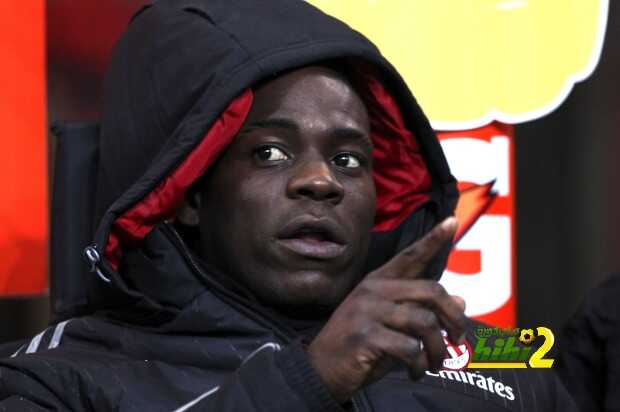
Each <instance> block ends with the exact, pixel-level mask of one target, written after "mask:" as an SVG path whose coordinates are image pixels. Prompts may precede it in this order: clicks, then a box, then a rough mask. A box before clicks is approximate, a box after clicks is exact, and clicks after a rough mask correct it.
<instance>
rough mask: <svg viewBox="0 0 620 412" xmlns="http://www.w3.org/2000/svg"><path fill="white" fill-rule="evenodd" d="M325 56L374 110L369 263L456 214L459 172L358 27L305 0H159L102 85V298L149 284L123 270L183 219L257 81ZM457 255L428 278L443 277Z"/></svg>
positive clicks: (96, 294)
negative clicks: (178, 213) (186, 200)
mask: <svg viewBox="0 0 620 412" xmlns="http://www.w3.org/2000/svg"><path fill="white" fill-rule="evenodd" d="M327 59H339V61H342V62H343V64H346V65H347V68H348V71H350V72H352V73H353V77H354V79H353V80H354V83H355V85H356V88H357V90H358V92H359V93H360V95H361V96H362V98H363V100H364V102H365V104H366V106H367V108H368V111H369V115H370V119H371V138H372V140H373V143H374V146H375V149H374V153H373V157H374V178H375V184H376V187H377V214H376V218H375V227H374V230H373V236H372V241H371V250H370V257H369V261H368V270H372V269H374V268H376V267H378V266H379V265H381V264H382V263H384V262H386V261H387V260H388V259H389V258H390V257H392V256H393V255H394V254H395V253H397V252H398V251H400V250H402V249H403V248H404V247H406V246H408V245H409V244H411V243H412V242H414V241H415V240H416V239H418V238H420V237H421V236H422V235H423V234H424V233H426V232H427V231H428V230H430V228H432V226H434V225H435V224H436V223H437V222H438V221H440V220H441V219H443V218H445V217H446V216H449V215H451V214H452V213H453V210H454V206H455V203H456V200H457V197H458V192H457V190H456V185H455V180H454V178H453V177H452V176H451V174H450V170H449V168H448V165H447V163H446V160H445V158H444V155H443V152H442V150H441V147H440V145H439V142H438V140H437V138H436V136H435V134H434V132H433V130H432V128H431V127H430V125H429V122H428V120H427V119H426V117H425V115H424V114H423V112H422V110H421V109H420V107H419V106H418V104H417V102H416V100H415V99H414V97H413V96H412V94H411V92H410V91H409V89H408V87H407V86H406V84H405V82H404V81H403V79H402V78H401V76H400V75H399V74H398V72H397V71H396V70H395V69H394V67H392V65H391V64H390V63H389V62H388V61H387V60H385V58H384V57H383V56H382V55H381V53H380V52H379V50H378V49H377V48H376V47H375V46H374V45H373V44H372V43H371V42H370V41H369V40H368V39H366V38H365V37H364V36H362V35H361V34H360V33H358V32H356V31H354V30H353V29H351V28H350V27H348V26H347V25H345V24H344V23H342V22H341V21H339V20H336V19H334V18H332V17H330V16H327V15H326V14H324V13H322V12H321V11H320V10H318V9H316V8H315V7H313V6H311V5H309V4H308V3H306V2H305V1H300V0H299V1H298V0H269V1H260V2H258V1H256V0H161V1H158V2H156V3H154V4H153V5H150V6H147V7H145V8H143V9H142V10H141V11H140V12H138V13H137V14H136V15H135V16H134V18H133V19H132V21H131V23H130V25H129V27H128V29H127V30H126V32H125V33H124V35H123V37H122V38H121V39H120V41H119V43H118V44H117V46H116V48H115V51H114V53H113V57H112V60H111V65H110V68H109V71H108V74H107V77H106V81H105V85H104V88H105V89H104V115H103V119H102V125H101V136H100V142H99V171H98V187H97V207H96V209H97V212H96V216H97V217H96V222H95V223H96V227H97V230H96V233H95V239H94V242H93V246H92V247H90V248H88V250H87V253H86V254H87V257H89V259H90V260H91V262H92V263H93V268H94V269H96V270H95V271H96V273H97V274H98V275H99V276H98V277H95V279H96V281H95V282H94V285H93V287H92V288H91V289H92V290H91V300H92V305H94V306H95V307H97V306H102V305H103V303H102V302H103V301H104V300H105V301H106V302H107V303H106V305H109V304H110V303H109V302H111V301H114V299H112V297H113V296H114V295H115V294H118V293H121V292H122V293H124V294H129V295H132V296H134V297H136V296H140V295H144V294H145V293H146V292H145V291H144V290H142V288H141V287H140V286H139V284H140V283H141V282H140V281H138V280H136V279H133V278H132V276H133V275H132V273H124V271H123V265H122V262H123V260H124V259H125V258H126V254H127V253H128V251H130V250H135V249H136V248H140V247H143V246H144V243H145V238H147V237H148V236H150V235H151V234H152V233H153V230H154V228H156V227H157V226H158V225H159V224H160V223H162V222H164V221H166V220H168V219H171V218H173V217H174V213H175V210H176V208H177V206H178V205H179V203H180V202H181V201H182V199H183V197H184V195H185V192H186V190H187V189H188V188H189V187H190V186H191V184H192V183H194V182H195V181H196V180H197V179H198V178H199V177H200V176H201V175H203V174H204V172H205V171H206V170H207V169H208V168H209V166H210V165H211V164H213V162H214V161H215V160H216V159H217V157H218V156H219V155H220V154H221V153H222V152H223V151H224V150H225V149H226V147H227V145H228V144H229V143H230V142H231V141H232V140H233V139H234V137H235V135H236V134H237V132H238V130H239V129H240V127H241V125H242V124H243V122H244V119H245V117H246V115H247V114H248V112H249V110H250V108H251V105H252V98H253V94H252V86H253V85H255V84H257V83H258V82H260V81H261V80H265V79H268V78H272V77H274V76H277V74H278V73H281V72H284V71H287V70H290V69H292V68H296V67H303V66H307V65H310V64H312V63H316V62H319V61H324V60H327ZM447 253H448V248H446V250H445V251H444V253H442V254H441V256H439V257H438V258H437V259H436V260H435V262H433V264H431V265H430V267H429V268H428V270H427V273H426V276H427V277H428V278H432V279H438V278H439V276H440V275H441V273H442V271H443V268H444V266H445V260H446V257H447ZM142 283H144V282H142ZM151 283H152V282H151ZM102 288H103V289H102ZM119 291H120V292H119ZM102 296H105V299H104V298H102Z"/></svg>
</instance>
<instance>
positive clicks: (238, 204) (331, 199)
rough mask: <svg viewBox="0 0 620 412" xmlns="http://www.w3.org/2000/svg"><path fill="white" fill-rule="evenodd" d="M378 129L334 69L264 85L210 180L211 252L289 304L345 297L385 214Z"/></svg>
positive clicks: (205, 219) (205, 221)
mask: <svg viewBox="0 0 620 412" xmlns="http://www.w3.org/2000/svg"><path fill="white" fill-rule="evenodd" d="M369 128H370V126H369V120H368V113H367V111H366V108H365V106H364V104H363V102H362V100H361V99H360V97H359V96H358V95H357V94H356V92H355V91H354V90H353V89H352V88H351V86H350V85H349V84H348V83H347V82H346V81H344V80H342V78H341V77H340V76H339V75H338V74H336V73H334V72H332V71H331V70H329V69H327V68H322V67H309V68H304V69H300V70H297V71H294V72H291V73H288V74H286V75H283V76H281V77H278V78H276V79H275V80H272V81H270V82H268V83H265V84H264V85H262V86H261V87H260V88H258V89H257V90H256V91H255V96H254V103H253V106H252V109H251V111H250V113H249V115H248V118H247V119H246V121H245V123H244V126H243V127H242V129H241V131H240V132H239V134H238V135H237V136H236V138H235V140H234V141H233V143H232V144H231V145H230V147H229V148H228V149H227V150H226V152H225V153H224V154H223V155H222V157H221V158H220V159H219V160H218V162H217V163H216V165H214V166H213V168H212V169H211V170H210V172H209V175H208V177H207V178H206V179H205V181H204V185H203V187H202V188H201V205H202V206H201V210H200V232H201V247H202V250H201V253H202V255H203V257H204V258H205V259H206V260H207V261H209V262H211V263H212V264H214V265H215V266H217V267H219V268H220V269H221V270H223V271H224V272H225V273H226V274H228V275H229V276H233V277H234V278H235V279H236V280H237V281H239V282H240V283H242V284H243V285H245V286H246V287H248V288H249V289H250V290H251V291H252V292H253V293H254V294H256V295H257V296H258V298H259V299H260V300H261V301H262V302H263V303H265V304H267V305H269V306H273V307H276V308H278V309H280V310H286V311H296V312H298V313H299V314H302V313H305V314H306V315H307V314H308V313H315V314H316V311H317V310H320V309H329V308H333V307H334V306H335V305H337V304H338V303H339V302H340V301H341V300H342V299H343V298H344V296H345V295H346V294H347V293H348V292H349V291H350V289H351V288H352V287H353V286H354V284H355V282H356V280H357V279H358V278H359V276H360V274H361V270H362V267H363V264H364V261H365V259H366V254H367V249H368V243H369V239H370V230H371V228H372V225H373V221H374V216H375V203H376V194H375V186H374V181H373V178H372V143H371V141H370V138H369ZM308 311H311V312H308Z"/></svg>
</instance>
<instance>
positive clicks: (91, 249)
mask: <svg viewBox="0 0 620 412" xmlns="http://www.w3.org/2000/svg"><path fill="white" fill-rule="evenodd" d="M84 256H86V259H88V262H89V263H90V272H91V273H96V274H97V276H99V278H100V279H101V280H103V281H104V282H106V283H112V281H111V280H110V278H108V277H106V276H105V275H104V274H103V273H102V272H101V269H99V261H101V255H99V252H98V251H97V245H91V246H87V247H86V248H85V249H84Z"/></svg>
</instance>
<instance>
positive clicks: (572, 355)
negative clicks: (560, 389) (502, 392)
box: [557, 273, 620, 411]
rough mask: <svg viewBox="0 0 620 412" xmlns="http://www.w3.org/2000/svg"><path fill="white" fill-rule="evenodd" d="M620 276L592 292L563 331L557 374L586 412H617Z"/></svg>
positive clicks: (619, 403)
mask: <svg viewBox="0 0 620 412" xmlns="http://www.w3.org/2000/svg"><path fill="white" fill-rule="evenodd" d="M618 296H620V273H612V274H610V275H608V276H607V277H606V279H605V280H604V281H603V282H602V283H601V284H600V285H598V286H596V287H595V288H593V289H592V290H589V291H588V292H587V293H586V294H585V296H584V299H583V301H582V303H581V305H580V306H579V309H578V310H577V311H576V312H575V313H574V314H573V316H572V318H571V319H570V321H569V322H568V323H567V325H566V326H565V327H564V328H563V330H562V334H561V335H560V336H561V339H560V340H559V343H560V346H559V356H558V360H557V370H558V375H559V376H560V379H561V380H562V382H563V383H564V384H565V386H566V388H568V389H569V390H570V393H571V394H572V395H573V398H574V399H575V402H576V403H577V404H578V405H579V407H580V408H581V409H582V410H586V411H617V410H619V409H620V395H618V392H616V388H617V386H616V385H618V383H620V357H618V356H617V355H616V354H615V348H616V347H617V346H616V344H617V343H620V303H618Z"/></svg>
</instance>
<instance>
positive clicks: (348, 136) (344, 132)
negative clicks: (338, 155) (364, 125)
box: [330, 127, 374, 151]
mask: <svg viewBox="0 0 620 412" xmlns="http://www.w3.org/2000/svg"><path fill="white" fill-rule="evenodd" d="M330 134H331V135H332V136H333V137H335V138H337V139H342V140H353V141H356V140H358V141H361V142H362V143H363V144H364V145H365V146H367V147H368V149H370V150H371V151H372V149H373V147H374V146H373V143H372V140H371V139H370V136H368V134H366V133H364V132H362V131H361V130H358V129H354V128H352V127H342V128H338V129H334V130H332V131H331V133H330Z"/></svg>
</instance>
